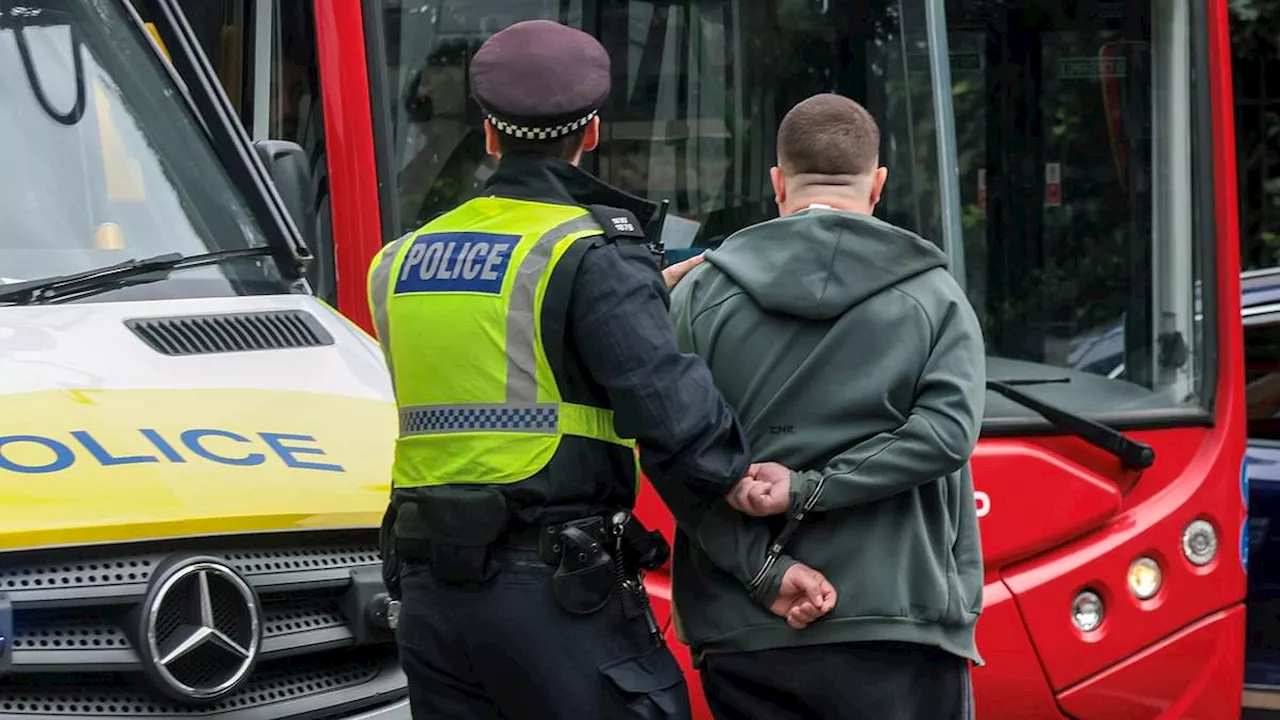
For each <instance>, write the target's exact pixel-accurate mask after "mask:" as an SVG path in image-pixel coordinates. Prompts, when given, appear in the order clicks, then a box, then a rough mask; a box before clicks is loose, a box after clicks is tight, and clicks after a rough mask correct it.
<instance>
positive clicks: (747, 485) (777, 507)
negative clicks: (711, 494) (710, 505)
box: [724, 463, 791, 517]
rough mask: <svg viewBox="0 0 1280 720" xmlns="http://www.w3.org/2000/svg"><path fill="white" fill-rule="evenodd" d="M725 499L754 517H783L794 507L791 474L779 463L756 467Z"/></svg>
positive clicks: (740, 510) (748, 472) (742, 511)
mask: <svg viewBox="0 0 1280 720" xmlns="http://www.w3.org/2000/svg"><path fill="white" fill-rule="evenodd" d="M724 499H725V500H726V501H727V502H728V503H729V506H730V507H732V508H733V509H734V510H737V511H738V512H740V513H742V514H744V515H750V516H751V517H768V516H770V515H781V514H782V513H784V512H786V511H787V508H789V507H791V471H790V470H789V469H787V468H786V467H783V466H782V465H779V464H778V463H757V464H755V465H752V466H751V467H750V468H748V469H747V476H746V477H744V478H742V479H741V480H739V481H738V484H737V485H736V486H734V488H733V489H732V490H730V491H729V492H728V494H726V495H725V498H724Z"/></svg>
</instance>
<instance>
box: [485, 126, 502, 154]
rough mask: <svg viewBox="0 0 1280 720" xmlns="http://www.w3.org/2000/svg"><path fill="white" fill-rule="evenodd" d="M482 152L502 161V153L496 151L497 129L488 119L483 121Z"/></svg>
mask: <svg viewBox="0 0 1280 720" xmlns="http://www.w3.org/2000/svg"><path fill="white" fill-rule="evenodd" d="M484 151H485V152H487V153H489V154H490V155H492V156H493V157H495V158H498V159H502V151H501V150H499V149H498V129H497V128H495V127H494V126H493V123H491V122H489V121H488V119H486V120H485V121H484Z"/></svg>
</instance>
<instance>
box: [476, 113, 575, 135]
mask: <svg viewBox="0 0 1280 720" xmlns="http://www.w3.org/2000/svg"><path fill="white" fill-rule="evenodd" d="M597 112H599V111H598V110H592V111H591V112H590V113H589V114H587V116H586V117H581V118H578V119H577V120H574V121H573V122H571V123H566V124H564V125H556V126H555V127H544V128H539V127H525V126H523V125H515V124H513V123H509V122H506V121H504V120H499V119H498V118H496V117H494V116H492V115H490V116H489V122H491V123H493V126H494V127H495V128H497V129H498V132H501V133H503V134H505V135H510V136H512V137H517V138H520V139H522V140H555V139H556V138H559V137H564V136H565V135H568V134H569V133H571V132H574V131H575V130H580V129H582V128H583V127H586V124H587V123H589V122H591V118H593V117H595V116H596V113H597Z"/></svg>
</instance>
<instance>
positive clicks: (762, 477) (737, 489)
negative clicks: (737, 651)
mask: <svg viewBox="0 0 1280 720" xmlns="http://www.w3.org/2000/svg"><path fill="white" fill-rule="evenodd" d="M724 499H725V502H727V503H729V506H730V507H732V508H733V509H734V510H737V511H738V512H740V513H742V514H744V515H748V516H750V517H768V516H770V515H781V514H782V513H785V512H786V511H787V509H788V508H789V507H791V470H790V469H788V468H786V467H784V466H782V465H779V464H778V463H756V464H754V465H752V466H751V467H749V468H748V469H747V476H746V477H744V478H742V479H741V480H739V481H738V484H737V485H735V486H734V488H733V489H732V490H730V491H729V492H727V493H725V496H724ZM835 606H836V589H835V588H834V587H832V586H831V583H830V582H828V581H827V578H826V576H824V575H823V574H822V573H820V572H818V571H817V570H814V569H813V568H811V567H809V566H808V565H805V564H804V563H801V562H797V563H796V564H794V565H792V566H791V567H789V568H787V571H786V572H785V573H783V575H782V584H781V586H780V587H779V589H778V597H777V598H775V599H774V601H773V602H772V603H771V604H770V605H769V611H770V612H772V613H773V614H774V615H777V616H778V617H780V618H783V619H785V620H786V621H787V624H788V625H790V626H791V627H793V628H795V629H796V630H803V629H804V628H806V627H808V625H809V623H811V622H813V621H814V620H817V619H818V618H820V617H822V616H823V615H826V614H827V613H829V612H831V609H832V608H834V607H835Z"/></svg>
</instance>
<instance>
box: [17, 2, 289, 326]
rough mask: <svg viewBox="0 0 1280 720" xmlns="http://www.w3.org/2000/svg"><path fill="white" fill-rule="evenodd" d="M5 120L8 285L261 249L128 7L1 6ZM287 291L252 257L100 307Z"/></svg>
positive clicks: (142, 288) (133, 291) (266, 264)
mask: <svg viewBox="0 0 1280 720" xmlns="http://www.w3.org/2000/svg"><path fill="white" fill-rule="evenodd" d="M0 123H2V124H3V126H4V127H5V129H6V132H4V133H3V134H0V155H3V157H4V158H5V159H6V162H5V163H4V164H3V167H0V217H3V225H4V228H5V232H4V233H3V234H0V283H5V282H13V281H19V280H29V279H33V278H40V277H49V276H54V275H63V274H70V273H75V272H80V271H84V270H88V269H91V268H97V267H102V266H105V265H111V264H114V263H118V262H121V261H124V260H129V259H134V258H142V257H150V256H155V255H160V254H165V253H171V252H178V253H182V254H184V255H190V254H198V253H204V252H209V251H216V250H226V249H239V248H249V247H261V246H263V245H265V244H266V238H265V236H264V235H263V233H262V231H261V229H260V228H259V226H258V225H257V224H256V223H255V222H254V220H253V219H252V217H251V216H250V214H249V212H248V210H247V209H246V207H245V203H244V200H243V198H242V196H241V195H240V194H239V193H238V192H237V190H236V188H234V187H233V186H232V184H231V182H230V180H229V179H228V178H227V176H226V175H225V174H224V172H223V170H222V167H221V165H220V164H219V162H218V160H217V158H216V155H215V154H214V152H213V149H212V148H211V147H210V145H209V142H208V140H207V138H206V136H205V135H204V133H203V131H202V130H201V129H200V127H199V125H198V124H197V123H196V121H195V119H194V118H193V117H192V115H191V114H190V113H189V111H188V109H187V108H186V107H185V105H184V102H183V100H182V98H181V95H180V94H179V91H178V89H177V87H176V86H175V85H174V84H173V82H172V80H171V78H170V77H169V76H168V75H167V74H166V73H165V72H164V70H163V66H162V64H161V61H160V59H159V57H158V56H157V55H156V54H155V52H154V51H153V49H152V46H151V45H150V43H149V41H148V40H147V39H146V38H145V37H144V36H143V34H142V30H141V28H139V27H138V26H137V25H136V24H135V23H134V22H133V20H132V19H131V18H130V17H129V16H128V15H127V14H126V11H125V9H124V7H123V6H120V5H116V4H114V3H110V2H101V3H99V2H93V3H91V2H88V0H32V1H30V2H24V4H23V5H22V6H16V5H14V4H13V3H12V2H3V3H0ZM281 289H282V283H281V280H280V278H279V275H278V274H277V272H276V269H275V267H274V265H273V264H272V262H271V260H270V259H266V258H254V259H248V260H239V261H235V262H229V263H226V264H222V265H217V266H208V267H202V268H197V269H191V270H184V271H182V272H181V273H175V275H174V276H173V277H171V278H170V279H168V280H165V281H161V282H155V283H149V284H147V285H139V286H136V287H131V288H128V289H125V290H119V291H113V292H109V293H103V294H101V295H96V296H94V298H93V301H94V302H103V301H108V300H121V299H129V298H132V299H138V298H156V297H190V296H196V295H199V296H205V295H234V294H245V293H250V292H279V291H281Z"/></svg>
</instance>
